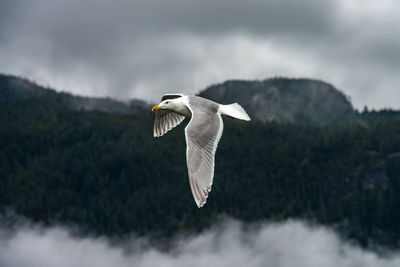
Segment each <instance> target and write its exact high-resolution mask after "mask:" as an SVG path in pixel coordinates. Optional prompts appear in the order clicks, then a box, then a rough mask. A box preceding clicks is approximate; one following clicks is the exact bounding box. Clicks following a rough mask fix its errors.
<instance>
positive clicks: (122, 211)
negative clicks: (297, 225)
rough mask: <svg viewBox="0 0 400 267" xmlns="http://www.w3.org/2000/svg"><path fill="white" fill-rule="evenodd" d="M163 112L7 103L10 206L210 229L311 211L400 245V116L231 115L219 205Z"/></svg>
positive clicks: (4, 130)
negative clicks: (196, 194) (195, 183)
mask: <svg viewBox="0 0 400 267" xmlns="http://www.w3.org/2000/svg"><path fill="white" fill-rule="evenodd" d="M152 121H153V118H152V114H151V113H150V112H148V113H145V114H144V115H141V116H138V115H118V114H107V113H100V112H93V111H92V112H88V111H68V110H58V111H54V112H48V111H47V110H45V109H43V108H42V107H41V106H38V105H36V104H35V103H31V104H29V105H24V106H17V107H14V108H13V109H12V110H6V109H5V108H4V107H1V108H0V148H1V149H0V178H1V179H0V207H1V208H2V209H3V210H5V209H7V208H10V207H11V208H13V209H15V211H16V212H17V213H18V214H22V215H24V216H27V217H28V218H31V219H33V220H35V221H45V222H48V223H52V222H63V223H77V224H79V225H83V226H85V227H86V228H87V229H88V230H90V231H94V232H97V233H101V234H109V235H118V236H121V235H124V234H128V233H130V232H132V231H134V232H138V233H142V234H143V233H153V234H154V233H159V234H162V235H170V234H173V233H176V232H178V231H181V230H193V229H201V228H203V227H205V226H207V225H209V224H210V223H211V222H213V221H214V220H215V219H216V218H217V217H218V216H219V215H221V214H227V215H230V216H232V217H234V218H239V219H243V220H247V221H256V220H259V219H269V220H273V221H276V220H282V219H285V218H308V219H312V220H316V221H319V222H321V223H324V224H335V225H339V226H341V227H342V231H343V233H345V234H346V236H348V237H352V238H356V239H357V240H359V241H360V242H361V243H363V244H364V245H367V244H368V242H370V241H373V242H377V243H379V244H384V245H390V246H398V241H399V238H400V216H399V214H400V208H399V207H400V205H399V204H400V197H399V190H400V157H399V154H398V153H399V152H400V122H398V121H393V122H388V123H379V124H371V125H367V126H358V125H353V126H342V127H305V126H296V125H280V124H276V123H267V124H262V123H259V122H251V123H246V122H239V121H232V120H229V119H228V120H225V121H226V124H225V132H224V135H223V137H222V140H221V143H220V146H219V150H218V151H217V161H216V174H215V183H214V186H213V190H212V192H211V194H210V197H209V199H208V203H207V204H206V206H205V207H204V208H202V209H198V208H197V207H196V205H195V203H194V201H193V199H192V196H191V192H190V188H189V183H188V180H187V174H186V166H185V144H184V137H183V129H182V127H179V128H178V129H175V130H173V131H172V132H171V133H169V134H168V135H166V136H165V137H162V138H159V139H154V138H153V137H152V129H151V128H152Z"/></svg>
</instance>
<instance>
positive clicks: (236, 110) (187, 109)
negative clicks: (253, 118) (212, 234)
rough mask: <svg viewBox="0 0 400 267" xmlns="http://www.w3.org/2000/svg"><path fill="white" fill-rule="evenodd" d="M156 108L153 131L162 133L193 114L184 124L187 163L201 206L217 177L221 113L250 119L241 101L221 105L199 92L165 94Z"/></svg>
mask: <svg viewBox="0 0 400 267" xmlns="http://www.w3.org/2000/svg"><path fill="white" fill-rule="evenodd" d="M152 111H156V114H155V119H154V128H153V135H154V137H160V136H162V135H164V134H166V133H167V132H168V131H170V130H171V129H172V128H174V127H176V126H177V125H179V124H180V123H181V122H182V121H183V120H184V119H185V118H190V121H189V123H188V124H187V126H186V128H185V139H186V164H187V168H188V175H189V183H190V188H191V190H192V194H193V198H194V200H195V202H196V204H197V206H198V207H199V208H201V207H202V206H203V205H204V204H205V203H206V201H207V197H208V193H209V192H210V191H211V186H212V183H213V178H214V158H215V151H216V150H217V146H218V142H219V140H220V139H221V135H222V130H223V126H224V125H223V121H222V116H227V117H230V118H234V119H239V120H245V121H249V120H250V117H249V115H247V113H246V111H245V110H244V109H243V108H242V107H241V106H240V105H239V104H238V103H234V104H230V105H222V104H218V103H216V102H213V101H211V100H209V99H206V98H203V97H199V96H189V95H183V94H165V95H163V97H162V98H161V103H160V104H158V105H157V106H154V107H153V108H152Z"/></svg>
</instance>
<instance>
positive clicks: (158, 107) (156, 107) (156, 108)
mask: <svg viewBox="0 0 400 267" xmlns="http://www.w3.org/2000/svg"><path fill="white" fill-rule="evenodd" d="M159 109H161V107H160V106H159V105H157V106H154V107H153V108H152V109H151V110H152V111H154V110H159Z"/></svg>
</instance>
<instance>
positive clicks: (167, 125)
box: [153, 109, 185, 137]
mask: <svg viewBox="0 0 400 267" xmlns="http://www.w3.org/2000/svg"><path fill="white" fill-rule="evenodd" d="M184 119H185V116H182V115H179V114H178V113H175V112H172V111H168V110H163V109H159V110H157V111H156V116H155V119H154V127H153V135H154V137H160V136H162V135H164V134H166V133H167V132H168V131H169V130H171V129H172V128H174V127H176V126H177V125H179V124H180V123H181V122H182V121H183V120H184Z"/></svg>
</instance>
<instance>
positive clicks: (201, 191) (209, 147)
mask: <svg viewBox="0 0 400 267" xmlns="http://www.w3.org/2000/svg"><path fill="white" fill-rule="evenodd" d="M191 111H192V110H191ZM222 130H223V122H222V118H221V115H220V114H218V113H215V112H205V111H203V112H200V114H199V112H195V113H193V111H192V119H191V120H190V122H189V124H188V125H187V126H186V128H185V137H186V145H187V148H186V160H187V166H188V173H189V183H190V188H191V189H192V194H193V197H194V200H195V201H196V204H197V206H198V207H199V208H200V207H202V206H203V205H204V204H205V203H206V201H207V197H208V192H210V191H211V185H212V183H213V177H214V157H215V151H216V150H217V146H218V142H219V140H220V139H221V135H222Z"/></svg>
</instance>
